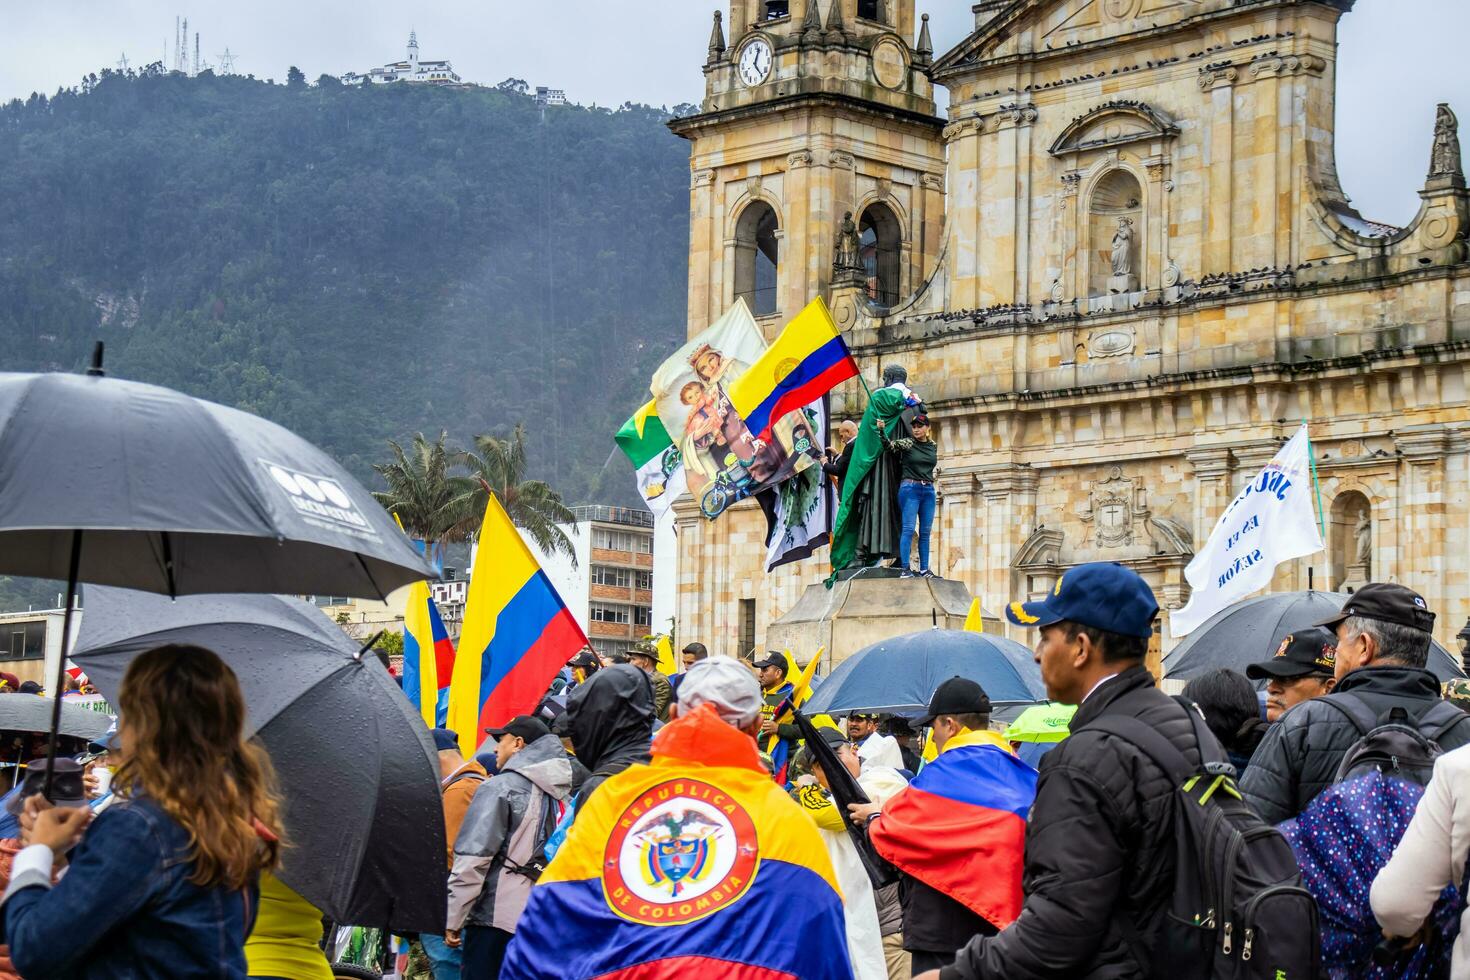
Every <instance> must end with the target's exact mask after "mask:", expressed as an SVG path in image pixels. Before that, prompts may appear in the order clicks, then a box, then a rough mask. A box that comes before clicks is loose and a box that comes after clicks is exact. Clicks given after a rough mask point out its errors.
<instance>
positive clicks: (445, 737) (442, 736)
mask: <svg viewBox="0 0 1470 980" xmlns="http://www.w3.org/2000/svg"><path fill="white" fill-rule="evenodd" d="M429 734H430V735H432V736H434V749H435V750H436V751H439V752H448V751H449V750H450V749H453V750H454V751H455V752H458V751H459V733H457V732H453V731H450V730H449V729H448V728H435V729H434V730H433V731H431V732H429Z"/></svg>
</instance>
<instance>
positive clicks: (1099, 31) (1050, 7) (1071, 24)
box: [935, 0, 1237, 73]
mask: <svg viewBox="0 0 1470 980" xmlns="http://www.w3.org/2000/svg"><path fill="white" fill-rule="evenodd" d="M1236 5H1237V4H1236V3H1235V0H1013V2H1011V3H1007V4H995V5H994V6H995V9H994V12H993V16H991V18H990V20H988V21H987V22H985V24H984V25H982V26H981V27H979V28H978V29H977V30H976V31H975V32H974V33H973V34H971V35H970V36H969V37H968V38H966V39H965V40H964V41H962V42H961V43H960V44H959V46H958V47H956V48H955V49H954V50H952V51H950V52H949V53H948V54H946V55H945V56H944V57H943V58H940V59H939V60H938V61H937V62H935V71H936V72H937V73H942V72H944V71H945V70H946V69H951V68H958V67H960V66H963V65H966V64H973V63H975V62H977V61H983V60H987V59H990V58H996V57H1003V56H1005V55H1010V54H1016V53H1019V52H1021V51H1035V52H1042V51H1047V50H1052V51H1056V50H1057V49H1061V48H1069V47H1077V46H1078V45H1085V44H1089V43H1091V42H1094V41H1104V40H1108V39H1111V38H1118V37H1124V36H1127V35H1130V34H1137V33H1140V32H1143V31H1150V30H1154V29H1157V28H1165V27H1169V26H1170V25H1173V24H1177V23H1179V22H1180V21H1184V20H1188V19H1190V18H1192V17H1196V16H1198V15H1200V14H1206V13H1213V12H1215V11H1217V10H1229V9H1231V8H1232V7H1233V6H1236ZM1022 37H1028V38H1029V43H1026V44H1022V43H1021V42H1020V39H1021V38H1022Z"/></svg>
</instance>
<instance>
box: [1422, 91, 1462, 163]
mask: <svg viewBox="0 0 1470 980" xmlns="http://www.w3.org/2000/svg"><path fill="white" fill-rule="evenodd" d="M1459 173H1460V123H1459V120H1457V119H1456V118H1455V114H1454V112H1452V111H1451V110H1450V107H1449V106H1448V105H1445V104H1444V103H1443V102H1441V103H1440V105H1439V111H1438V112H1437V113H1436V114H1435V117H1434V150H1433V151H1432V152H1431V153H1430V156H1429V176H1431V177H1454V176H1458V175H1459Z"/></svg>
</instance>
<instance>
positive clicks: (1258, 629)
mask: <svg viewBox="0 0 1470 980" xmlns="http://www.w3.org/2000/svg"><path fill="white" fill-rule="evenodd" d="M1347 600H1348V596H1347V594H1346V593H1340V592H1273V593H1269V594H1267V595H1262V596H1257V597H1255V598H1254V599H1246V600H1245V601H1243V602H1237V603H1235V604H1234V605H1233V606H1228V607H1226V608H1224V609H1222V610H1220V611H1219V612H1217V613H1216V614H1215V615H1213V616H1211V617H1210V618H1209V619H1207V620H1205V622H1204V623H1203V624H1202V625H1201V626H1200V628H1199V629H1197V630H1195V631H1194V632H1193V633H1190V634H1189V636H1187V637H1185V638H1184V640H1183V642H1181V643H1180V644H1179V645H1178V646H1177V647H1175V648H1174V649H1173V650H1172V651H1171V652H1170V653H1169V656H1168V657H1166V658H1165V659H1164V676H1165V677H1177V678H1181V679H1188V678H1191V677H1198V676H1199V675H1200V674H1207V673H1209V672H1210V671H1212V670H1215V669H1217V668H1219V667H1229V668H1230V669H1231V670H1238V671H1240V672H1241V673H1245V668H1246V667H1247V666H1249V665H1250V664H1253V663H1258V662H1259V661H1262V660H1269V659H1271V657H1273V656H1274V655H1275V654H1276V650H1277V648H1278V647H1280V646H1281V641H1282V640H1283V639H1285V638H1286V635H1287V634H1288V633H1290V632H1292V631H1293V630H1299V629H1303V628H1305V627H1308V626H1311V625H1312V624H1314V623H1319V622H1321V621H1322V620H1324V619H1326V618H1327V617H1329V616H1331V615H1333V614H1334V613H1336V612H1337V611H1338V610H1340V609H1341V608H1342V607H1343V604H1344V603H1346V602H1347ZM1426 666H1427V667H1428V668H1429V669H1430V670H1431V671H1433V672H1434V676H1436V677H1438V678H1439V679H1440V680H1441V681H1447V680H1452V679H1454V678H1456V677H1464V676H1465V672H1464V671H1463V670H1461V669H1460V665H1459V662H1458V661H1457V660H1456V659H1455V657H1454V656H1452V655H1451V654H1450V652H1449V651H1448V650H1446V649H1445V648H1444V647H1443V646H1441V645H1440V643H1439V642H1438V641H1431V644H1430V648H1429V662H1428V664H1427V665H1426Z"/></svg>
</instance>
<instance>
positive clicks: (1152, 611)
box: [1006, 561, 1159, 639]
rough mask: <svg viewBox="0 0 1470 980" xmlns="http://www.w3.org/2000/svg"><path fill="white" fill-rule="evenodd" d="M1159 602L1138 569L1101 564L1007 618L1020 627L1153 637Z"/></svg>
mask: <svg viewBox="0 0 1470 980" xmlns="http://www.w3.org/2000/svg"><path fill="white" fill-rule="evenodd" d="M1158 614H1159V603H1158V600H1157V599H1155V598H1154V590H1153V589H1150V588H1149V587H1148V583H1147V582H1145V581H1144V580H1143V578H1142V577H1141V576H1140V575H1139V574H1138V573H1137V572H1135V571H1133V569H1131V568H1125V567H1124V566H1122V565H1119V564H1118V563H1117V562H1113V561H1095V562H1089V563H1088V564H1086V565H1078V566H1077V567H1076V568H1073V569H1070V570H1068V571H1067V572H1066V573H1065V574H1063V575H1062V576H1061V578H1059V579H1057V584H1056V587H1055V588H1054V589H1052V590H1051V593H1050V594H1049V595H1048V596H1047V597H1046V598H1045V599H1042V600H1041V601H1039V602H1013V603H1011V604H1010V605H1009V606H1006V619H1009V620H1010V621H1011V622H1013V623H1015V624H1016V625H1017V626H1050V625H1052V624H1053V623H1060V622H1062V621H1063V620H1066V621H1067V622H1070V623H1080V624H1082V625H1083V626H1091V627H1092V628H1093V629H1099V630H1105V631H1107V632H1109V633H1118V634H1121V635H1123V636H1138V637H1143V638H1145V639H1146V638H1148V637H1150V636H1153V632H1154V627H1153V622H1154V618H1155V617H1156V616H1158Z"/></svg>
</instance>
